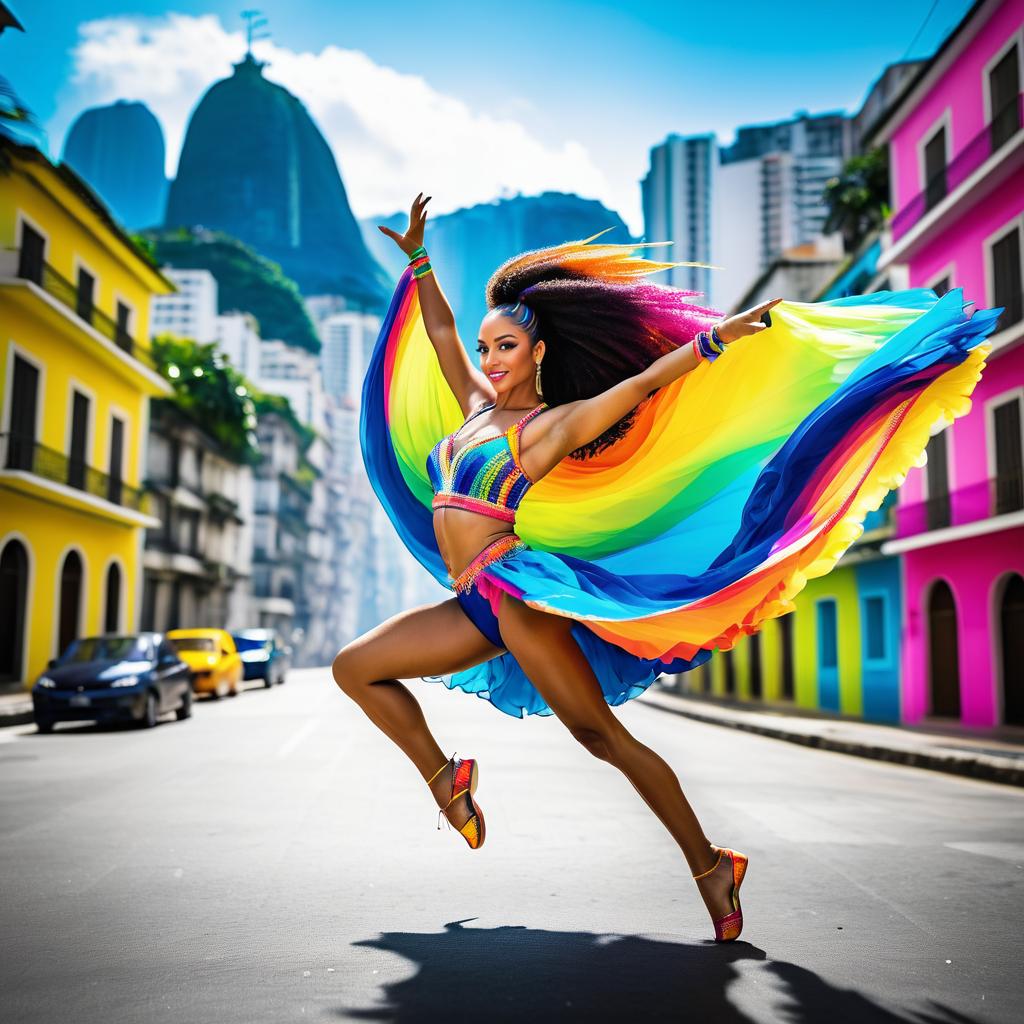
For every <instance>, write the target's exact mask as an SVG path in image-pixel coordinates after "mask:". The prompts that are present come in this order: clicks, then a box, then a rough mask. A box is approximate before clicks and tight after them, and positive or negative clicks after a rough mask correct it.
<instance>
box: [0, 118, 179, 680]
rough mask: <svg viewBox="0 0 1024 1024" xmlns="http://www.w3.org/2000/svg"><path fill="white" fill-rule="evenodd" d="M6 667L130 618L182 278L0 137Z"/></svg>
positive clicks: (151, 522)
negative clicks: (157, 404)
mask: <svg viewBox="0 0 1024 1024" xmlns="http://www.w3.org/2000/svg"><path fill="white" fill-rule="evenodd" d="M0 147H2V152H0V158H2V163H3V165H4V168H5V169H4V170H3V171H2V172H0V183H2V187H0V322H2V323H3V327H4V330H3V336H2V338H0V345H2V346H3V364H2V365H3V370H2V378H0V379H2V382H3V384H2V389H3V390H2V395H0V410H2V412H0V415H2V421H0V492H2V493H0V680H2V681H4V682H6V683H14V684H21V683H26V682H30V681H32V680H33V679H34V678H35V677H36V676H37V675H38V674H39V673H40V671H41V670H42V669H43V668H45V666H46V664H47V662H48V661H49V660H50V659H51V658H53V657H56V656H57V655H58V654H59V653H60V652H61V651H62V650H63V649H64V648H66V647H67V645H68V644H69V643H70V642H71V641H72V640H74V639H75V638H76V637H79V636H83V635H87V634H95V633H102V632H117V631H130V630H133V629H136V628H137V626H138V622H137V609H138V605H139V593H140V585H141V574H142V564H141V563H142V559H141V551H142V541H143V530H144V529H145V528H147V527H156V526H157V525H158V523H157V520H156V519H154V518H153V516H152V515H151V514H150V513H149V512H148V508H147V503H146V501H145V500H144V496H143V493H142V489H141V483H142V479H143V475H144V471H145V459H146V454H145V443H146V435H147V429H148V419H149V400H150V398H151V397H152V396H161V395H167V394H169V393H170V387H169V386H168V385H167V384H166V382H165V381H164V380H163V378H161V377H160V376H159V375H158V374H157V372H156V370H155V368H154V367H153V364H152V361H151V359H150V356H149V350H148V347H147V339H148V338H149V306H150V301H151V298H152V297H153V296H155V295H165V294H168V293H170V292H171V291H173V285H172V284H171V282H170V281H168V280H167V279H166V278H165V277H163V276H162V275H161V274H160V272H159V271H158V270H157V269H156V268H155V267H153V266H152V265H151V264H150V263H149V262H148V261H147V260H146V259H145V257H144V256H142V255H141V253H140V252H139V251H138V250H137V249H136V248H135V247H134V245H133V244H132V243H131V241H130V239H129V238H128V237H127V236H126V235H125V234H124V233H123V232H122V230H121V229H120V228H119V227H118V226H117V224H116V223H115V222H114V220H113V219H112V218H111V216H110V214H109V212H108V211H107V210H106V208H105V207H104V206H103V204H102V203H101V202H100V201H99V199H98V198H97V197H96V196H95V194H94V193H93V192H92V191H91V190H90V189H89V188H88V186H86V185H85V183H84V182H82V180H81V179H80V178H79V177H78V176H77V175H76V174H75V173H74V172H73V171H71V170H70V168H67V167H65V166H59V167H58V166H54V165H53V164H52V163H51V162H50V161H49V159H48V158H47V157H45V156H44V155H43V154H42V153H40V152H39V150H37V149H35V148H34V147H31V146H21V145H17V144H15V143H13V142H10V141H8V140H6V139H3V138H0Z"/></svg>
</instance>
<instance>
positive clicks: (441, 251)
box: [361, 192, 634, 350]
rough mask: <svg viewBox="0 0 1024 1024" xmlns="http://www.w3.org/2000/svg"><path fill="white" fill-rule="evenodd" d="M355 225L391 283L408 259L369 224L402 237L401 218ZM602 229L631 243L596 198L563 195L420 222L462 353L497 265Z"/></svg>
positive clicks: (483, 207)
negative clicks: (452, 316) (458, 337)
mask: <svg viewBox="0 0 1024 1024" xmlns="http://www.w3.org/2000/svg"><path fill="white" fill-rule="evenodd" d="M410 201H411V197H410ZM361 224H362V228H363V233H364V235H365V237H366V242H367V245H368V246H369V247H370V251H371V252H373V253H374V255H375V256H376V257H377V259H378V260H379V261H380V262H381V263H382V264H383V265H384V266H385V267H387V269H388V270H389V271H391V273H392V274H393V275H394V276H395V277H397V276H398V275H399V274H401V272H402V270H403V269H404V267H405V265H406V263H407V262H408V261H407V260H406V259H405V258H404V256H403V254H402V252H401V250H400V249H399V248H398V246H396V245H395V243H394V242H392V241H391V239H390V238H388V237H387V236H386V235H383V234H382V233H381V232H380V231H378V230H377V225H378V224H385V225H387V226H388V227H390V228H393V229H394V230H396V231H403V230H404V229H405V227H406V225H407V224H408V214H407V213H404V212H402V213H394V214H389V215H388V216H386V217H380V218H376V219H374V218H367V219H366V220H364V221H362V222H361ZM605 228H613V229H614V230H612V231H609V232H608V234H607V235H605V236H604V237H603V239H602V241H609V242H623V243H624V242H632V241H634V239H633V238H632V236H631V235H630V234H629V230H628V229H627V227H626V225H625V222H624V221H623V220H622V218H621V217H620V216H619V215H618V214H617V213H615V212H613V211H612V210H609V209H608V208H607V207H606V206H604V205H603V204H602V203H600V202H598V201H597V200H596V199H582V198H580V197H579V196H577V195H573V194H571V193H566V192H544V193H542V194H541V195H539V196H522V195H520V196H514V197H512V198H509V199H496V200H494V201H493V202H490V203H480V204H478V205H476V206H470V207H466V208H465V209H462V210H455V211H454V212H453V213H447V214H443V215H441V216H439V217H436V218H435V217H430V218H428V220H427V230H426V237H425V239H424V244H425V245H426V247H427V250H428V251H429V253H430V258H431V262H432V264H434V266H435V267H436V268H437V274H438V280H439V281H440V282H441V287H442V288H443V289H444V293H445V295H446V296H447V297H448V301H449V302H450V303H451V307H452V310H453V311H454V313H455V320H456V322H457V323H458V327H459V334H460V336H461V337H462V339H463V341H464V342H465V343H466V345H467V347H469V348H470V349H471V350H472V347H473V343H474V341H475V339H476V334H477V328H478V327H479V326H480V320H481V319H482V318H483V315H484V314H485V313H486V312H487V305H486V303H485V302H484V289H485V287H486V285H487V279H488V278H489V277H490V276H491V274H492V273H494V271H495V270H496V269H497V268H498V267H499V266H500V265H501V264H502V263H504V262H505V260H507V259H509V258H510V257H512V256H515V255H517V254H518V253H521V252H526V251H527V250H529V249H539V248H541V247H542V246H546V245H558V244H559V243H561V242H568V241H572V240H575V239H580V238H588V237H589V236H590V235H594V234H597V232H598V231H603V230H604V229H605Z"/></svg>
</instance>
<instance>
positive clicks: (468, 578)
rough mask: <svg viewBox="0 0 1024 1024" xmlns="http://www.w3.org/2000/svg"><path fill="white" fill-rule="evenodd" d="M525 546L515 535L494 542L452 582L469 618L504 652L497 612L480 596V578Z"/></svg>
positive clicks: (508, 534) (505, 536) (460, 603)
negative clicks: (488, 569) (497, 563)
mask: <svg viewBox="0 0 1024 1024" xmlns="http://www.w3.org/2000/svg"><path fill="white" fill-rule="evenodd" d="M525 547H526V544H524V543H523V541H522V540H521V539H520V538H519V537H517V536H516V534H514V533H507V534H505V535H504V536H502V537H499V538H498V539H497V540H494V541H491V543H490V544H488V545H487V547H485V548H484V549H483V550H482V551H481V552H480V553H479V554H478V555H477V556H476V557H475V558H474V559H473V561H472V562H470V563H469V565H467V566H466V568H465V569H463V570H462V572H460V573H459V575H458V576H457V577H455V578H454V579H452V580H451V586H452V589H453V590H454V591H455V597H456V598H457V600H458V602H459V605H460V607H461V608H462V610H463V611H464V612H465V613H466V617H467V618H468V619H469V621H470V622H472V623H473V625H474V626H476V628H477V629H479V630H480V632H481V633H483V635H484V636H485V637H487V639H488V640H489V641H490V642H491V643H492V644H494V646H495V647H500V648H502V649H503V650H504V648H505V641H504V640H502V639H501V630H500V629H499V628H498V616H497V615H496V614H495V613H494V607H493V606H492V605H491V602H490V600H489V599H488V598H486V597H484V595H483V594H481V593H480V586H479V577H480V574H481V573H482V572H483V571H484V570H485V569H486V568H487V566H489V565H493V564H494V563H495V562H499V561H501V559H503V558H508V557H509V556H510V555H513V554H515V553H516V552H517V551H522V550H523V549H524V548H525ZM496 600H497V598H496Z"/></svg>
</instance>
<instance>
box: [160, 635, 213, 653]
mask: <svg viewBox="0 0 1024 1024" xmlns="http://www.w3.org/2000/svg"><path fill="white" fill-rule="evenodd" d="M168 639H169V640H170V641H171V643H172V644H174V646H175V647H176V648H177V649H178V650H179V651H215V650H217V645H216V644H215V643H214V642H213V641H212V640H211V639H210V638H209V637H207V636H181V637H176V636H172V637H169V638H168Z"/></svg>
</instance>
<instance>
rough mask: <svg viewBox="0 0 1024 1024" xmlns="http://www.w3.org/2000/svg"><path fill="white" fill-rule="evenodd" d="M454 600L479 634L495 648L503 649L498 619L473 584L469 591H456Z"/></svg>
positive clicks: (503, 644) (503, 642) (489, 604)
mask: <svg viewBox="0 0 1024 1024" xmlns="http://www.w3.org/2000/svg"><path fill="white" fill-rule="evenodd" d="M455 598H456V600H457V601H458V602H459V605H460V607H461V608H462V610H463V611H464V612H465V613H466V617H467V618H468V619H469V621H470V622H472V623H473V625H474V626H476V628H477V629H479V630H480V632H481V633H483V635H484V636H485V637H487V639H488V640H490V642H491V643H492V644H494V646H495V647H500V648H502V650H504V648H505V641H504V640H502V639H501V630H499V628H498V617H497V615H495V614H494V611H493V609H492V608H491V602H490V601H488V600H487V598H486V597H484V596H483V595H482V594H481V593H480V591H479V590H478V589H477V586H476V584H475V583H474V584H473V585H472V586H471V587H470V588H469V590H465V591H456V592H455Z"/></svg>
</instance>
